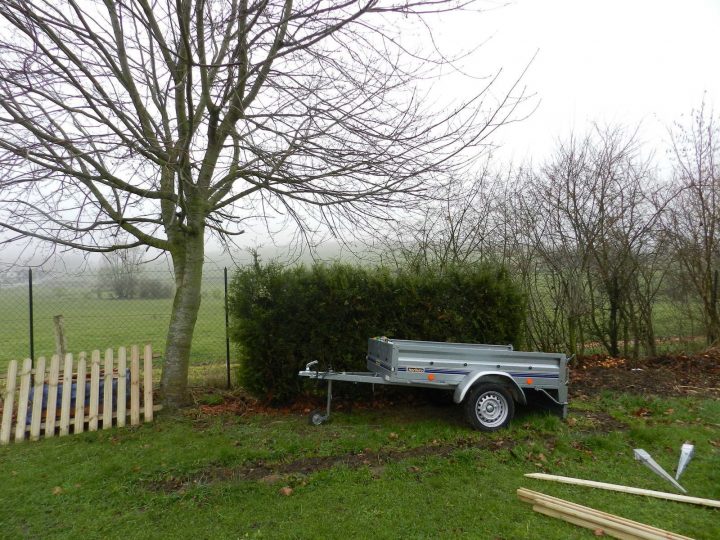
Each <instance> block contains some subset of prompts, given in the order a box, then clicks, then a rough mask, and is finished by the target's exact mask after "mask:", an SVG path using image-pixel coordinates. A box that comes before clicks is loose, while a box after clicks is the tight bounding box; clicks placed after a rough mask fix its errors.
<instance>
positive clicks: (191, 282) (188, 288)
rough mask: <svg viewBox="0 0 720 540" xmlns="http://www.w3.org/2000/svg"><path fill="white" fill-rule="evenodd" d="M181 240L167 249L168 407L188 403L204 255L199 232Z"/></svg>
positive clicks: (163, 388) (163, 389)
mask: <svg viewBox="0 0 720 540" xmlns="http://www.w3.org/2000/svg"><path fill="white" fill-rule="evenodd" d="M185 240H186V241H185V243H184V245H182V247H180V248H179V249H177V250H176V251H172V252H171V253H172V259H173V267H174V270H175V286H176V289H175V300H174V302H173V307H172V314H171V316H170V327H169V328H168V334H167V343H166V346H165V363H164V364H163V372H162V381H161V392H162V399H163V404H164V405H165V406H167V407H169V408H177V407H182V406H183V405H186V404H187V403H188V395H187V380H188V366H189V364H190V350H191V347H192V339H193V332H194V330H195V322H196V321H197V316H198V311H199V310H200V299H201V295H200V292H201V286H202V271H203V262H204V257H205V250H204V238H203V233H202V232H200V233H195V234H193V235H192V236H190V235H188V236H186V238H185Z"/></svg>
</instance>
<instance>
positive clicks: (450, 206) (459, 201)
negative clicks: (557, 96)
mask: <svg viewBox="0 0 720 540" xmlns="http://www.w3.org/2000/svg"><path fill="white" fill-rule="evenodd" d="M504 190H505V179H504V178H502V177H500V176H499V175H498V174H496V173H494V172H493V171H492V168H491V165H490V160H489V159H488V160H487V161H486V162H485V163H484V165H483V167H482V169H481V170H480V172H479V173H477V174H475V175H473V176H472V179H471V180H467V179H465V178H452V179H450V180H449V181H448V182H447V183H445V184H444V185H442V186H440V187H439V188H438V190H437V193H436V195H435V196H434V197H433V200H430V201H428V203H427V204H425V205H423V206H422V207H420V208H418V209H417V210H416V211H415V212H414V213H413V214H410V215H407V216H405V217H404V219H402V220H400V221H399V222H398V223H396V224H395V227H394V228H393V229H392V231H391V232H390V233H389V234H388V235H387V236H386V237H385V239H384V242H383V244H382V250H383V251H382V253H381V259H382V260H383V261H387V260H388V259H390V260H391V261H392V262H393V263H394V264H395V265H396V266H399V267H410V268H424V267H432V268H434V269H437V270H440V271H442V270H443V269H444V268H446V267H448V266H451V265H456V264H468V263H475V262H488V261H491V260H492V261H496V260H497V257H498V254H499V253H502V246H503V244H504V236H503V233H504V231H503V225H502V219H503V214H502V208H503V204H504V198H505V193H504Z"/></svg>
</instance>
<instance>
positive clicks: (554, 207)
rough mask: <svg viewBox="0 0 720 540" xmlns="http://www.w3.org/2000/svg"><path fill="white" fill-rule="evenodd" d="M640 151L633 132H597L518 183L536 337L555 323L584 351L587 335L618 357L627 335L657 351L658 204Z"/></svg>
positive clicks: (572, 141) (564, 146)
mask: <svg viewBox="0 0 720 540" xmlns="http://www.w3.org/2000/svg"><path fill="white" fill-rule="evenodd" d="M638 151H639V146H638V144H637V141H636V137H635V135H634V134H632V133H630V134H626V133H625V132H624V131H623V130H621V129H619V128H611V129H603V130H600V129H597V128H596V129H595V133H594V134H593V135H588V136H586V137H584V138H582V139H576V138H571V139H570V140H569V141H568V142H566V143H563V144H561V145H560V146H559V148H558V150H557V152H556V154H555V156H554V157H553V158H552V159H551V160H550V161H549V162H548V163H547V164H546V165H545V166H544V167H543V168H542V171H541V172H540V173H539V174H531V175H530V176H529V177H528V178H527V179H526V180H525V181H524V182H523V183H522V184H521V186H520V193H519V195H518V197H517V199H518V200H519V201H520V202H519V207H518V210H517V212H516V214H517V216H518V218H519V219H518V222H517V223H518V225H517V226H518V227H520V234H519V236H520V238H522V237H523V236H526V237H528V241H527V242H526V243H527V244H529V245H531V246H532V250H531V255H530V256H529V257H527V256H526V257H525V259H524V262H523V264H522V265H521V268H523V269H524V272H523V274H522V275H523V276H524V280H525V283H526V289H527V290H528V291H529V296H530V300H531V301H530V308H531V315H533V316H534V317H535V320H534V321H533V325H535V326H537V325H539V327H540V330H538V331H536V332H535V334H537V335H538V336H542V335H543V334H546V333H547V332H548V329H554V330H553V334H555V335H558V336H566V337H565V339H566V345H567V347H568V348H569V349H570V351H572V352H576V351H577V352H582V344H583V343H584V342H585V339H586V338H587V337H590V336H589V335H588V334H592V336H593V337H595V338H596V339H598V340H599V341H600V342H601V343H602V344H603V346H604V347H605V348H606V349H607V351H608V353H609V354H611V355H618V354H619V352H620V348H619V345H620V342H621V341H623V342H624V343H625V347H627V346H628V344H629V343H630V337H631V334H632V337H633V339H634V341H635V343H636V344H637V343H638V338H639V337H642V339H643V342H644V343H649V342H652V345H651V350H654V334H653V331H652V301H653V299H654V297H655V295H656V294H657V291H658V281H659V280H658V276H659V274H658V269H659V268H658V266H657V265H652V264H646V263H648V261H654V255H655V254H657V250H656V247H657V246H656V235H655V230H656V229H657V224H658V220H659V216H660V212H661V211H662V208H663V203H662V202H661V201H662V199H659V198H658V197H657V196H656V195H655V194H654V192H653V185H654V180H653V178H652V176H651V169H650V167H649V162H648V161H647V160H643V159H641V158H640V156H639V153H638ZM655 189H656V188H655ZM643 265H645V266H644V269H643V271H641V266H643ZM533 274H535V275H533ZM537 274H540V275H537ZM538 298H539V299H543V298H548V299H549V300H550V306H548V305H546V303H545V302H543V301H542V300H538ZM535 304H537V307H536V308H535V309H534V310H533V306H534V305H535ZM558 308H560V311H559V312H558ZM531 335H532V332H531ZM537 339H539V338H537ZM552 341H557V338H554V339H553V340H552ZM542 345H543V346H545V345H546V344H545V343H543V344H542ZM625 352H626V353H627V351H625ZM633 353H634V354H635V355H637V354H638V350H637V347H635V348H634V349H633Z"/></svg>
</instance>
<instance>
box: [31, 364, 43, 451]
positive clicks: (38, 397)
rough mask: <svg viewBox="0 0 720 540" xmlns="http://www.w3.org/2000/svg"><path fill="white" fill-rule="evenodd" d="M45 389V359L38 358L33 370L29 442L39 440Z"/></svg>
mask: <svg viewBox="0 0 720 540" xmlns="http://www.w3.org/2000/svg"><path fill="white" fill-rule="evenodd" d="M44 389H45V357H44V356H41V357H40V358H38V361H37V367H36V368H35V389H34V391H33V406H32V419H31V420H30V440H31V441H37V440H38V439H39V438H40V423H41V422H42V411H43V409H42V405H43V390H44Z"/></svg>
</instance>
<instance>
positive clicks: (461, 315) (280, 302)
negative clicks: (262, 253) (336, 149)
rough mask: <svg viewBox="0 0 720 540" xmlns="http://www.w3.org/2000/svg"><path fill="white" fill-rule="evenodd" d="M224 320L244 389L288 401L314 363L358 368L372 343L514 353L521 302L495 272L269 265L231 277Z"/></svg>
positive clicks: (502, 275)
mask: <svg viewBox="0 0 720 540" xmlns="http://www.w3.org/2000/svg"><path fill="white" fill-rule="evenodd" d="M230 313H231V315H232V338H233V340H234V342H235V343H236V344H237V346H238V348H239V350H240V355H241V368H240V379H241V382H242V384H243V386H244V387H245V388H246V389H248V390H249V391H251V392H252V393H254V394H256V395H258V396H261V397H264V398H270V399H272V400H274V401H287V400H289V399H292V398H293V397H295V396H296V395H297V394H298V393H299V392H301V391H302V382H303V381H302V380H300V378H299V377H298V376H297V372H298V371H299V370H300V369H302V368H303V367H304V366H305V364H307V363H308V362H310V361H312V360H319V361H320V367H321V369H325V368H327V367H328V366H330V365H331V366H332V367H333V368H334V369H335V370H348V371H365V370H366V367H365V352H366V349H367V339H368V337H371V336H380V335H383V336H388V337H393V338H398V339H422V340H430V341H454V342H469V343H473V342H474V343H502V344H505V343H513V344H514V345H515V346H519V341H520V338H521V335H520V334H521V327H522V321H523V317H524V302H523V296H522V294H521V292H520V290H519V289H518V288H517V287H516V286H515V284H514V283H513V282H512V280H511V279H510V277H509V275H508V273H507V272H506V270H504V269H502V268H500V269H498V268H490V267H484V266H468V267H456V268H450V269H444V270H443V271H442V272H434V271H432V270H431V269H428V270H423V271H419V272H412V273H410V272H399V273H397V272H390V271H389V270H387V269H384V268H365V267H358V266H351V265H347V264H339V263H338V264H333V265H329V266H328V265H321V264H317V265H314V266H312V267H309V268H308V267H305V266H299V267H292V268H287V267H282V266H280V265H278V264H275V263H270V264H266V265H261V264H254V265H252V266H249V267H246V268H242V269H240V270H239V271H238V272H237V273H236V274H235V276H234V278H233V280H232V283H231V288H230Z"/></svg>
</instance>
